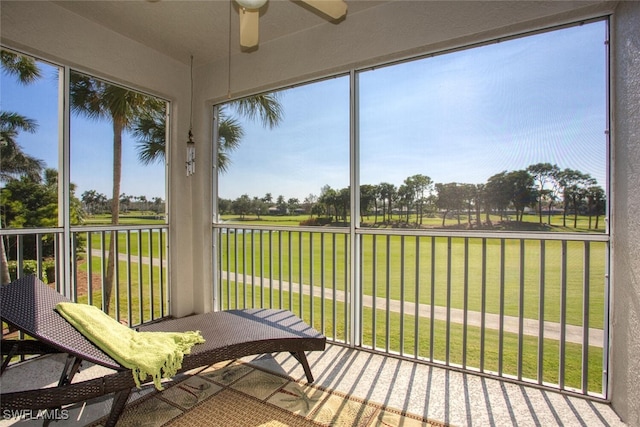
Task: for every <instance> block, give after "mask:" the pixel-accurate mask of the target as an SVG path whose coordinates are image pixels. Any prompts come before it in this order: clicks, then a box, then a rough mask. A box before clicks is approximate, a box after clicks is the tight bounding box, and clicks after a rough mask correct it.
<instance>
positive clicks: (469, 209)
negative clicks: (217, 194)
mask: <svg viewBox="0 0 640 427" xmlns="http://www.w3.org/2000/svg"><path fill="white" fill-rule="evenodd" d="M350 209H351V196H350V189H349V187H347V188H342V189H333V188H331V187H330V186H328V185H327V186H324V187H323V188H322V189H321V191H320V195H319V196H314V195H313V194H310V195H309V196H308V197H306V198H305V199H304V200H303V201H302V202H301V201H300V200H299V199H297V198H289V199H286V198H285V197H284V196H282V195H280V196H278V197H277V198H276V199H275V200H274V199H273V197H272V195H271V193H267V194H266V195H265V196H264V197H262V198H259V197H253V198H251V197H249V196H248V195H247V194H244V195H242V196H240V197H238V198H237V199H235V200H230V199H220V201H219V210H220V212H221V213H222V214H235V215H239V216H240V218H245V216H246V215H257V216H258V217H260V216H262V215H267V214H276V215H292V214H300V213H304V214H308V215H310V216H311V217H313V216H317V217H323V216H324V217H329V218H330V221H331V222H346V221H347V217H348V215H349V212H350ZM527 209H534V210H535V213H536V214H537V216H538V222H539V224H541V225H542V224H544V223H545V222H546V224H547V225H550V224H551V218H552V216H553V215H557V214H561V215H562V224H563V226H564V227H567V223H568V221H569V223H570V222H571V221H572V222H573V227H574V228H577V227H578V216H579V215H585V216H587V217H588V228H589V229H598V228H599V226H600V224H599V220H600V216H602V215H604V214H605V213H606V193H605V191H604V189H603V188H602V187H601V186H599V185H598V183H597V180H596V179H595V178H593V177H592V176H591V175H589V174H588V173H584V172H581V171H578V170H574V169H569V168H566V169H561V168H559V167H558V166H557V165H555V164H551V163H537V164H533V165H530V166H529V167H527V168H526V169H522V170H515V171H502V172H500V173H497V174H495V175H493V176H491V177H490V178H489V179H488V180H487V181H486V182H485V183H481V184H469V183H459V182H448V183H440V182H434V181H433V180H432V179H431V178H430V177H429V176H426V175H421V174H417V175H413V176H410V177H408V178H406V179H405V180H404V181H403V183H402V184H401V185H399V186H396V185H394V184H391V183H388V182H382V183H380V184H377V185H372V184H365V185H361V186H360V216H361V218H362V220H363V221H364V218H365V217H366V218H367V219H368V220H370V217H373V223H374V224H380V223H383V224H389V223H392V222H394V221H395V222H403V223H406V224H410V223H412V224H414V225H415V226H422V225H423V221H424V219H425V218H433V217H437V216H440V217H441V218H442V227H445V226H446V225H447V219H453V220H454V221H456V223H457V225H462V217H463V216H464V217H466V226H467V227H469V228H487V227H493V226H494V224H493V223H492V219H491V216H492V215H494V216H495V215H497V216H499V217H500V221H504V220H505V219H506V218H510V217H511V216H514V217H515V222H517V223H521V222H523V218H524V214H525V212H526V211H527Z"/></svg>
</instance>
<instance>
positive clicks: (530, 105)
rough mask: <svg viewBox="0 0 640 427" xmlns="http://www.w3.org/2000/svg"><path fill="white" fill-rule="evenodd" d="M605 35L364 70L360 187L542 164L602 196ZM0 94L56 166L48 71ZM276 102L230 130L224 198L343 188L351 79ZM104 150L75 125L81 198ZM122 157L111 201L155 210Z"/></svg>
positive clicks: (105, 164)
mask: <svg viewBox="0 0 640 427" xmlns="http://www.w3.org/2000/svg"><path fill="white" fill-rule="evenodd" d="M605 31H606V25H605V23H604V22H597V23H593V24H587V25H582V26H576V27H572V28H568V29H563V30H560V31H553V32H548V33H543V34H538V35H535V36H531V37H524V38H520V39H515V40H510V41H503V42H500V43H495V44H491V45H487V46H483V47H479V48H474V49H467V50H463V51H458V52H454V53H449V54H444V55H438V56H434V57H432V58H426V59H422V60H419V61H412V62H406V63H403V64H399V65H394V66H389V67H382V68H378V69H374V70H371V71H365V72H362V73H361V74H360V77H359V78H360V128H359V133H360V152H361V156H360V167H361V177H360V182H361V184H379V183H381V182H390V183H392V184H395V185H396V186H399V185H401V184H402V182H403V181H404V179H405V178H407V177H409V176H411V175H415V174H422V175H427V176H429V177H431V178H432V180H433V181H434V182H461V183H462V182H464V183H474V184H477V183H483V182H486V180H487V179H488V178H489V177H490V176H491V175H493V174H496V173H499V172H501V171H504V170H517V169H522V168H526V167H527V166H529V165H531V164H534V163H539V162H549V163H555V164H557V165H558V166H559V167H560V168H571V169H577V170H580V171H582V172H585V173H589V174H591V175H592V176H593V177H594V178H596V179H597V181H598V183H599V185H601V186H602V187H605V185H606V181H605V179H606V138H605V134H604V131H605V128H606V102H605V101H606V99H605V97H606V86H605V83H606V82H605V65H606V58H605V46H604V40H605ZM1 84H2V86H1V90H2V109H3V110H7V111H16V112H19V113H21V114H24V115H26V116H28V117H32V118H34V119H36V120H37V121H38V124H39V126H40V127H39V131H38V133H37V134H35V135H29V134H23V135H21V136H20V137H19V143H20V144H21V145H22V147H23V149H24V150H25V151H26V152H28V153H30V154H32V155H34V156H36V157H38V158H41V159H44V160H45V161H46V162H47V164H48V166H51V167H56V162H57V132H58V130H57V113H56V112H57V82H56V78H55V71H54V70H53V69H46V70H45V78H44V79H42V80H41V81H40V82H38V83H37V84H34V85H30V86H17V85H16V84H15V82H14V80H13V79H12V78H9V77H6V76H4V75H3V76H2V80H1ZM280 101H281V104H282V106H283V110H284V120H283V122H282V123H281V124H280V125H279V126H278V127H276V128H275V129H265V128H264V127H262V126H261V125H260V124H259V123H255V122H251V121H248V120H245V119H241V123H242V126H243V128H244V130H245V136H244V138H243V140H242V142H241V145H240V147H239V149H238V150H237V151H235V152H234V153H233V154H232V156H231V160H232V163H231V165H230V168H229V171H228V172H227V173H224V174H223V175H222V176H221V178H220V195H221V197H224V198H236V197H239V196H240V195H242V194H248V195H249V196H251V197H254V196H257V197H263V196H264V195H265V194H266V193H271V194H272V195H273V197H274V198H275V197H277V196H278V195H283V196H285V198H287V199H288V198H290V197H296V198H298V199H300V200H301V201H302V200H303V199H304V198H305V197H307V196H308V195H309V194H314V195H316V196H317V195H319V194H320V190H321V188H322V187H323V186H325V185H329V186H331V187H332V188H334V189H340V188H344V187H346V186H348V185H349V169H348V167H349V81H348V78H347V77H346V76H343V77H337V78H333V79H329V80H325V81H322V82H318V83H314V84H309V85H303V86H299V87H296V88H292V89H288V90H285V91H283V92H282V93H281V94H280ZM229 111H230V112H231V111H232V110H229ZM111 138H112V134H111V130H110V125H109V123H107V122H95V121H87V120H85V119H81V118H77V117H75V116H74V117H73V118H72V182H74V183H75V184H76V185H77V186H78V191H77V194H78V195H80V194H82V192H83V191H86V190H90V189H95V190H97V191H99V192H101V193H104V194H105V195H107V196H110V194H111V162H112V148H111V146H112V139H111ZM179 142H182V141H179ZM199 142H200V141H199ZM124 147H125V151H124V154H123V178H122V192H124V193H127V194H130V195H134V196H138V195H145V196H146V197H147V198H148V199H151V198H153V197H162V198H165V196H164V191H165V190H164V187H165V185H164V167H163V166H161V165H154V166H142V165H140V164H139V162H138V161H137V154H136V152H135V142H134V141H133V140H132V139H131V138H130V137H125V141H124Z"/></svg>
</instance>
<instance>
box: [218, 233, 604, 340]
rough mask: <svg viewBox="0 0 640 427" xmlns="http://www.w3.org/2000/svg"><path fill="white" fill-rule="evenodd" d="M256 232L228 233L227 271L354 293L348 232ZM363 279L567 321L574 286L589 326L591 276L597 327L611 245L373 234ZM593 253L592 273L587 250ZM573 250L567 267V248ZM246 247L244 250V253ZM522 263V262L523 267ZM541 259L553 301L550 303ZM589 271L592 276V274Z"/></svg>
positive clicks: (579, 314) (385, 287)
mask: <svg viewBox="0 0 640 427" xmlns="http://www.w3.org/2000/svg"><path fill="white" fill-rule="evenodd" d="M320 231H321V230H319V232H318V233H309V232H289V231H273V232H262V233H260V232H254V233H246V234H233V233H231V234H225V235H222V241H221V245H220V247H221V253H222V263H221V268H222V270H224V271H229V272H237V273H238V274H246V275H249V276H257V277H265V278H270V279H275V280H280V279H282V280H284V281H292V282H297V283H303V284H314V285H318V286H320V285H322V284H324V286H326V287H333V286H334V283H335V286H336V288H337V289H339V290H345V284H346V283H347V280H348V268H349V260H348V257H347V256H346V251H347V250H348V247H349V238H348V236H346V235H334V234H331V233H321V232H320ZM360 238H361V239H362V265H361V277H362V286H363V291H364V294H365V295H375V296H377V297H383V298H386V297H387V295H388V296H389V298H390V299H394V300H402V299H403V300H405V301H409V302H415V301H419V302H420V303H422V304H430V303H431V301H432V299H433V301H434V303H435V305H439V306H447V305H449V306H451V307H453V308H460V309H462V308H464V307H465V299H466V306H467V308H468V309H469V310H473V311H481V310H482V307H483V305H484V307H485V310H486V311H487V312H489V313H496V314H498V313H500V312H501V308H502V311H503V312H504V313H505V314H506V315H509V316H519V314H520V310H521V304H520V297H521V296H522V313H523V316H524V317H526V318H531V319H538V317H539V312H540V301H541V300H542V301H543V308H544V319H545V320H547V321H553V322H559V321H560V318H561V313H562V309H563V305H562V304H561V291H562V284H563V276H564V277H565V282H566V300H565V302H564V307H565V310H566V321H567V323H569V324H572V325H578V326H581V325H582V321H583V309H582V304H583V302H582V300H583V295H584V292H583V283H584V279H585V277H587V278H588V280H589V287H588V290H589V325H590V327H592V328H600V329H601V328H602V327H603V324H604V298H605V271H606V267H605V261H606V243H604V242H591V243H590V244H589V245H588V246H585V243H583V242H566V245H563V243H562V242H560V241H547V242H545V244H544V257H543V256H542V248H541V243H540V241H537V240H522V241H521V240H516V239H486V240H484V239H479V238H471V239H464V238H447V237H419V238H418V237H401V236H373V235H363V236H361V237H360ZM585 251H586V252H587V253H588V254H589V266H588V271H587V272H586V269H585V262H584V254H585ZM563 252H564V253H565V258H564V260H565V261H564V263H563V262H562V253H563ZM236 253H237V256H236ZM521 260H522V263H521ZM541 262H544V275H543V279H544V298H543V299H541V294H540V280H541ZM585 272H586V274H585Z"/></svg>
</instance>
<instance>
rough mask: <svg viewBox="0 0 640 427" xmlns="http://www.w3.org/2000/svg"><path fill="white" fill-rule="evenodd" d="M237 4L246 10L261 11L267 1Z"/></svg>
mask: <svg viewBox="0 0 640 427" xmlns="http://www.w3.org/2000/svg"><path fill="white" fill-rule="evenodd" d="M236 2H237V3H238V4H239V5H240V6H242V7H244V8H245V9H252V10H255V9H260V8H261V7H262V6H264V5H265V4H266V3H267V0H236Z"/></svg>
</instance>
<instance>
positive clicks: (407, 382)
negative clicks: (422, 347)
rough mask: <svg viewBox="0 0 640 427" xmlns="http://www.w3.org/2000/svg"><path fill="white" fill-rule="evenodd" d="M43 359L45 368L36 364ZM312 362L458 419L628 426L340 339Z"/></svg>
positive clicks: (380, 399) (574, 403) (335, 375)
mask: <svg viewBox="0 0 640 427" xmlns="http://www.w3.org/2000/svg"><path fill="white" fill-rule="evenodd" d="M244 360H245V361H249V362H251V363H252V364H254V365H257V366H259V367H261V368H262V369H266V370H270V371H273V372H275V373H280V374H285V375H289V376H291V377H293V378H294V379H302V378H303V377H304V372H303V371H302V368H300V366H299V364H298V362H297V361H296V360H295V359H294V358H293V357H292V356H290V355H289V354H287V353H283V354H278V355H275V356H271V355H262V356H257V357H248V358H245V359H244ZM36 363H37V364H38V368H37V369H34V365H35V364H36ZM61 363H63V361H62V360H61V359H59V358H55V357H48V358H45V359H44V360H39V361H37V362H27V363H24V364H22V366H18V367H13V368H10V369H9V370H8V371H7V372H6V373H5V375H4V376H3V377H2V388H3V390H8V389H18V388H24V387H25V386H26V385H27V384H29V383H31V384H41V385H43V384H51V383H54V382H55V381H56V380H57V378H56V373H57V372H59V369H60V366H61V365H60V364H61ZM309 363H310V364H311V369H312V371H313V373H314V376H315V379H316V384H317V385H319V386H321V387H324V388H328V389H332V390H336V391H339V392H342V393H346V394H350V395H354V396H356V397H359V398H361V399H366V400H369V401H372V402H376V403H379V404H382V405H385V406H388V407H392V408H396V409H399V410H403V411H407V412H411V413H414V414H416V415H419V416H423V417H425V418H429V419H433V420H438V421H441V422H445V423H450V424H452V425H457V426H492V425H495V426H510V425H513V426H554V425H562V426H589V427H591V426H624V425H625V424H624V423H622V422H621V421H620V419H619V418H618V416H617V415H616V414H615V412H614V411H613V410H612V409H611V407H610V406H609V405H606V404H604V403H600V402H594V401H591V400H586V399H581V398H575V397H567V396H564V395H561V394H559V393H555V392H548V391H541V390H539V389H536V388H532V387H525V386H521V385H515V384H511V383H508V382H504V381H498V380H495V379H490V378H483V377H480V376H476V375H472V374H463V373H459V372H455V371H449V370H445V369H441V368H434V367H430V366H427V365H423V364H419V363H413V362H411V361H406V360H400V359H396V358H391V357H384V356H381V355H377V354H373V353H369V352H365V351H358V350H353V349H350V348H347V347H343V346H339V345H329V346H328V347H327V349H326V350H325V351H324V352H313V353H309ZM100 369H101V368H100ZM98 371H99V369H98V368H96V367H91V368H90V369H86V370H84V371H83V372H81V373H80V374H79V375H82V376H89V375H95V374H97V373H98ZM152 391H153V389H152V388H151V387H146V388H144V389H143V390H142V391H140V392H138V393H136V396H134V397H133V398H135V397H139V396H140V395H143V394H145V393H148V392H152ZM110 405H111V400H110V399H108V398H104V399H99V400H97V401H93V402H92V403H91V404H87V405H78V406H77V407H74V408H72V410H71V411H70V412H69V419H68V420H65V421H59V422H56V423H54V424H51V425H52V426H56V427H58V426H78V425H86V424H88V423H90V422H92V421H94V420H96V419H98V418H100V417H102V416H104V415H105V414H106V413H107V412H108V410H109V407H110ZM9 425H16V426H30V425H33V426H36V425H37V426H40V425H42V421H19V422H16V421H15V420H13V421H11V420H0V427H3V426H9Z"/></svg>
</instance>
